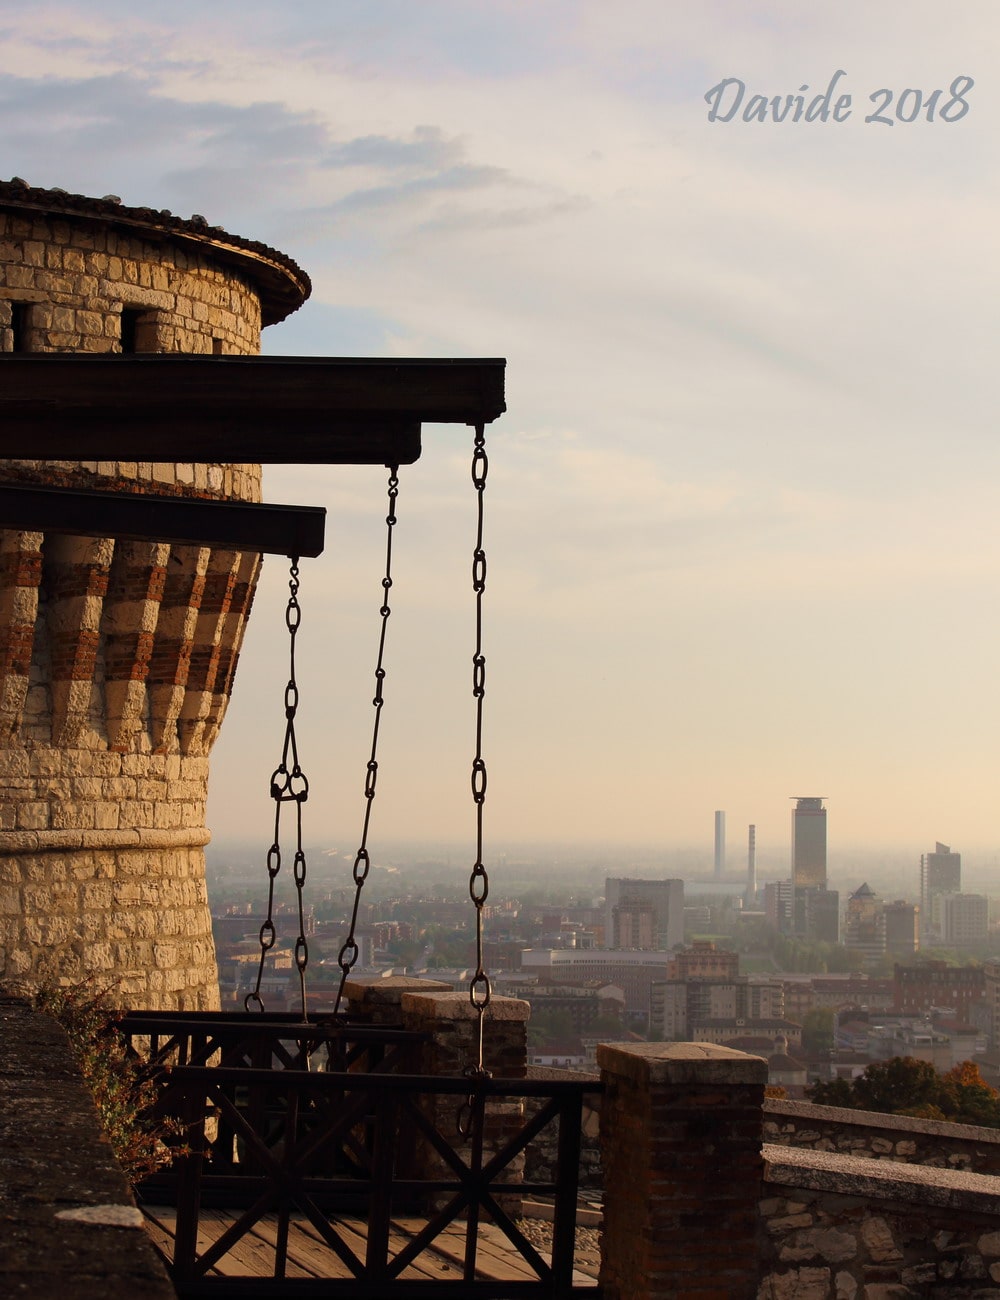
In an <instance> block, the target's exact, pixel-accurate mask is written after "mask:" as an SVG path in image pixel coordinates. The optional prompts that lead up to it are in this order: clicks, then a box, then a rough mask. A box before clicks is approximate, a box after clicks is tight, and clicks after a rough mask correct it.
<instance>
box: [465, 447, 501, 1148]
mask: <svg viewBox="0 0 1000 1300" xmlns="http://www.w3.org/2000/svg"><path fill="white" fill-rule="evenodd" d="M488 472H489V460H488V459H487V456H486V436H485V433H484V426H483V425H482V424H477V425H476V439H475V449H474V451H473V455H472V482H473V485H474V486H475V489H476V502H477V514H478V518H477V526H476V547H475V550H474V551H473V553H472V590H473V592H474V593H475V596H476V651H475V654H474V655H473V656H472V695H473V698H474V699H475V701H476V756H475V758H474V759H473V761H472V799H473V802H474V803H475V805H476V861H475V865H474V866H473V868H472V874H471V876H470V877H469V894H470V896H471V898H472V902H473V905H474V907H475V909H476V973H475V974H474V975H473V977H472V980H471V982H470V984H469V1001H470V1002H471V1003H472V1006H473V1009H474V1011H475V1012H476V1016H477V1024H476V1059H475V1063H474V1064H473V1065H471V1066H470V1067H469V1068H468V1069H467V1070H466V1074H467V1075H468V1076H469V1078H471V1079H488V1078H490V1072H489V1070H487V1069H486V1066H485V1065H484V1063H483V1020H484V1019H485V1016H486V1008H487V1007H488V1006H489V1004H490V998H491V997H492V993H493V991H492V988H491V986H490V979H489V976H488V975H487V974H486V971H485V969H484V965H483V908H484V906H485V904H486V899H487V898H488V896H489V892H490V882H489V877H488V876H487V874H486V868H485V867H484V866H483V812H484V807H485V804H486V763H485V762H484V760H483V701H484V699H485V697H486V656H485V655H484V654H483V593H484V592H485V590H486V552H485V550H484V549H483V507H484V497H485V493H486V476H487V473H488ZM481 1109H482V1108H481V1106H478V1105H477V1097H476V1094H475V1093H473V1094H471V1095H470V1097H469V1100H468V1102H467V1104H466V1106H464V1107H463V1108H462V1111H461V1112H460V1113H459V1132H460V1133H461V1134H462V1136H463V1137H464V1136H468V1128H467V1124H468V1123H470V1122H471V1120H472V1118H473V1117H474V1116H475V1115H476V1113H477V1112H480V1111H481ZM466 1113H467V1115H468V1119H467V1120H464V1119H463V1116H464V1115H465V1114H466Z"/></svg>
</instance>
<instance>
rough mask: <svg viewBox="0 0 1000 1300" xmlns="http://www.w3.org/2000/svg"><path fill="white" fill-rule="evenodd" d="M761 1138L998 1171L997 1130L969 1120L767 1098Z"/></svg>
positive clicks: (934, 1165) (855, 1153)
mask: <svg viewBox="0 0 1000 1300" xmlns="http://www.w3.org/2000/svg"><path fill="white" fill-rule="evenodd" d="M764 1138H765V1141H767V1142H774V1143H780V1144H781V1145H782V1146H790V1147H796V1148H798V1149H800V1150H803V1149H808V1150H811V1151H838V1152H840V1153H841V1154H843V1155H851V1156H861V1157H869V1158H871V1159H873V1160H897V1161H901V1162H903V1163H906V1164H915V1165H927V1166H928V1167H930V1168H936V1169H957V1170H966V1171H968V1172H969V1173H976V1174H1000V1130H997V1129H992V1128H978V1127H976V1126H975V1125H972V1124H946V1123H942V1122H940V1121H937V1120H929V1119H912V1118H910V1116H908V1115H880V1114H876V1113H875V1112H873V1111H864V1110H844V1109H843V1108H842V1107H839V1106H813V1105H811V1104H810V1103H809V1102H802V1101H771V1100H768V1101H766V1102H765V1103H764Z"/></svg>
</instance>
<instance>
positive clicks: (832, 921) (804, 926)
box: [795, 889, 840, 943]
mask: <svg viewBox="0 0 1000 1300" xmlns="http://www.w3.org/2000/svg"><path fill="white" fill-rule="evenodd" d="M795 931H796V933H797V934H801V935H804V936H805V937H806V938H809V939H814V940H817V941H818V942H820V943H840V894H839V893H838V892H837V890H836V889H796V891H795Z"/></svg>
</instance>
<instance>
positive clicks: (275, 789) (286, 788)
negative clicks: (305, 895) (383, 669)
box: [243, 556, 309, 1022]
mask: <svg viewBox="0 0 1000 1300" xmlns="http://www.w3.org/2000/svg"><path fill="white" fill-rule="evenodd" d="M288 591H289V596H288V604H287V606H286V607H285V626H286V627H287V629H288V662H289V668H288V684H287V685H286V687H285V742H284V745H283V746H282V750H281V762H280V763H279V764H278V766H277V767H276V768H275V769H274V772H273V773H272V775H271V798H272V799H273V800H274V840H273V842H272V844H271V847H270V848H269V849H268V851H267V877H268V881H267V917H266V919H265V921H264V924H263V925H262V926H261V927H260V964H259V966H258V967H257V980H256V983H255V984H254V987H253V991H252V992H251V993H248V994H247V995H246V997H245V998H244V999H243V1005H244V1007H245V1008H246V1010H247V1011H249V1010H250V1009H251V1008H252V1007H254V1006H256V1007H257V1008H258V1009H259V1010H260V1011H263V1010H264V1000H263V998H262V997H261V995H260V985H261V981H262V979H263V978H264V963H265V962H266V960H267V954H268V953H269V952H270V950H271V949H272V948H273V947H274V941H275V938H276V932H275V928H274V882H275V880H276V879H277V876H278V872H279V871H280V870H281V805H282V804H283V803H294V804H295V856H294V859H293V862H292V874H293V877H294V880H295V891H296V895H297V899H298V912H299V933H298V937H297V939H296V940H295V966H296V969H297V970H298V973H299V993H300V995H301V1003H302V1020H303V1022H305V1020H306V1018H307V1016H306V967H307V966H308V964H309V945H308V944H307V943H306V935H305V914H304V911H303V902H302V891H303V888H304V886H305V883H306V855H305V850H304V849H303V847H302V805H303V804H304V803H305V801H306V800H307V799H308V798H309V781H308V779H307V777H306V774H305V773H304V772H303V771H302V768H301V767H300V765H299V751H298V744H297V742H296V739H295V714H296V712H297V711H298V707H299V688H298V683H297V682H296V680H295V637H296V635H297V633H298V630H299V625H300V624H301V622H302V610H301V607H300V605H299V600H298V595H299V560H298V556H293V557H292V561H291V565H290V567H289V578H288Z"/></svg>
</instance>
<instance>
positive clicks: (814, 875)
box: [792, 795, 826, 889]
mask: <svg viewBox="0 0 1000 1300" xmlns="http://www.w3.org/2000/svg"><path fill="white" fill-rule="evenodd" d="M793 797H794V798H795V807H794V808H793V809H792V885H793V887H794V888H795V889H826V809H825V808H824V807H823V799H824V798H825V796H824V795H799V796H793Z"/></svg>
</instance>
